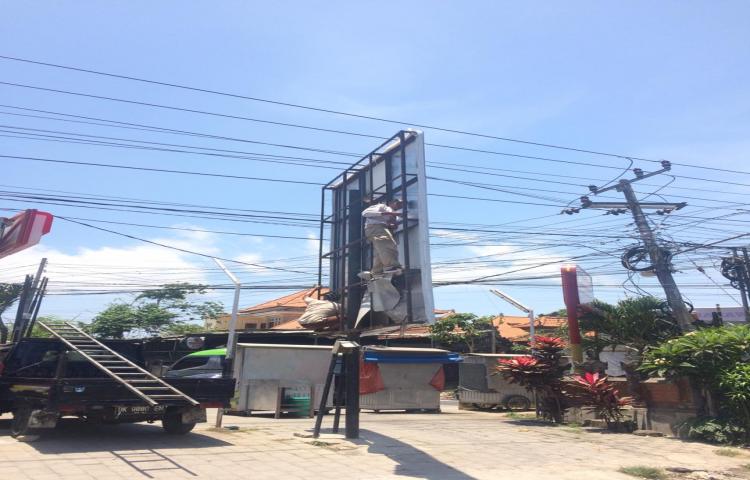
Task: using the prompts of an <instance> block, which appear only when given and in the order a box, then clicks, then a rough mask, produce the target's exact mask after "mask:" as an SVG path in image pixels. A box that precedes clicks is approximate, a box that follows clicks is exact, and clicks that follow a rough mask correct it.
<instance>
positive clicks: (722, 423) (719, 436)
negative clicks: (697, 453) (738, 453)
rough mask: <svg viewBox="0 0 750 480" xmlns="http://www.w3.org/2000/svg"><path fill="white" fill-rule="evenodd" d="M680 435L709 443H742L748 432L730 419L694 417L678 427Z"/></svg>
mask: <svg viewBox="0 0 750 480" xmlns="http://www.w3.org/2000/svg"><path fill="white" fill-rule="evenodd" d="M678 432H679V434H680V436H683V437H687V438H689V439H691V440H700V441H703V442H708V443H716V444H729V445H742V444H743V443H745V439H746V438H747V435H748V432H747V431H746V430H745V428H744V427H743V426H742V425H739V424H737V423H736V422H733V421H732V420H729V419H719V418H692V419H690V420H688V421H686V422H683V423H682V424H681V425H680V426H679V427H678Z"/></svg>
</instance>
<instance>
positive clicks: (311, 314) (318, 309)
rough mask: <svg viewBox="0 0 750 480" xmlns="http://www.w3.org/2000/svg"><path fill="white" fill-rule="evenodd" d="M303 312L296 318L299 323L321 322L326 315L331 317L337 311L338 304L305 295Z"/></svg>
mask: <svg viewBox="0 0 750 480" xmlns="http://www.w3.org/2000/svg"><path fill="white" fill-rule="evenodd" d="M304 300H305V303H306V304H307V308H305V313H303V314H302V316H301V317H299V319H298V320H297V321H298V322H299V324H300V325H303V326H304V325H307V324H308V323H315V322H322V321H323V320H325V319H326V318H328V317H333V316H335V315H338V313H339V304H338V303H336V302H331V301H328V300H318V299H315V298H312V297H305V299H304Z"/></svg>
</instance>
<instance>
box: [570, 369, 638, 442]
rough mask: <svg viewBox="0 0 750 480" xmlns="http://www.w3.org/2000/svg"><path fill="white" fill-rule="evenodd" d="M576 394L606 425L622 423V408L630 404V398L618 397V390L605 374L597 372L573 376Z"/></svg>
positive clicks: (611, 425)
mask: <svg viewBox="0 0 750 480" xmlns="http://www.w3.org/2000/svg"><path fill="white" fill-rule="evenodd" d="M573 381H574V382H575V384H574V385H575V387H576V392H575V393H576V396H577V397H578V398H580V399H581V400H583V402H584V403H585V404H587V405H590V406H592V407H593V408H594V413H595V414H596V416H597V417H599V418H601V419H603V420H604V421H605V422H606V423H607V426H608V427H610V428H611V427H613V426H616V425H619V424H621V423H622V419H623V408H622V407H624V406H626V405H630V403H631V402H632V398H630V397H620V394H619V392H618V391H617V389H616V388H615V386H614V385H612V384H611V383H610V382H609V380H608V379H607V377H606V376H600V375H599V374H598V373H586V374H585V375H583V376H580V375H576V376H575V377H573Z"/></svg>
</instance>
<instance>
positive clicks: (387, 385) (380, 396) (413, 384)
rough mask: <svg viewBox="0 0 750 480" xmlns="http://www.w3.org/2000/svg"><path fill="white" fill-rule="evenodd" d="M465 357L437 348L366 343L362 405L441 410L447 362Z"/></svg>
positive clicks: (410, 409)
mask: <svg viewBox="0 0 750 480" xmlns="http://www.w3.org/2000/svg"><path fill="white" fill-rule="evenodd" d="M462 360H463V359H462V357H461V356H460V355H458V354H457V353H452V352H449V351H447V350H439V349H435V348H391V347H366V348H364V349H363V352H362V367H361V374H360V406H361V408H363V409H368V410H374V411H376V412H378V411H380V410H405V411H407V412H409V411H434V412H439V411H440V392H441V391H442V390H443V388H444V386H445V373H444V371H443V365H444V364H446V363H458V362H461V361H462Z"/></svg>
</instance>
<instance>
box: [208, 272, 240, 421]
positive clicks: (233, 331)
mask: <svg viewBox="0 0 750 480" xmlns="http://www.w3.org/2000/svg"><path fill="white" fill-rule="evenodd" d="M214 262H216V264H217V265H218V266H219V268H221V269H222V270H223V271H224V273H226V274H227V277H229V279H230V280H231V281H232V283H234V301H233V302H232V317H231V319H230V320H229V333H228V334H227V353H226V359H227V362H226V366H225V367H224V370H225V371H224V372H222V375H223V376H226V374H227V371H226V370H227V369H228V368H231V366H232V363H233V361H234V356H235V351H236V350H237V311H238V309H239V305H240V290H241V289H242V284H241V283H240V281H239V279H237V277H235V276H234V274H233V273H232V272H230V271H229V269H228V268H227V267H226V265H224V263H223V262H222V261H221V260H219V259H218V258H214ZM230 374H231V372H230ZM223 419H224V410H223V409H221V408H220V409H219V411H218V412H217V413H216V428H221V422H222V420H223Z"/></svg>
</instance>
